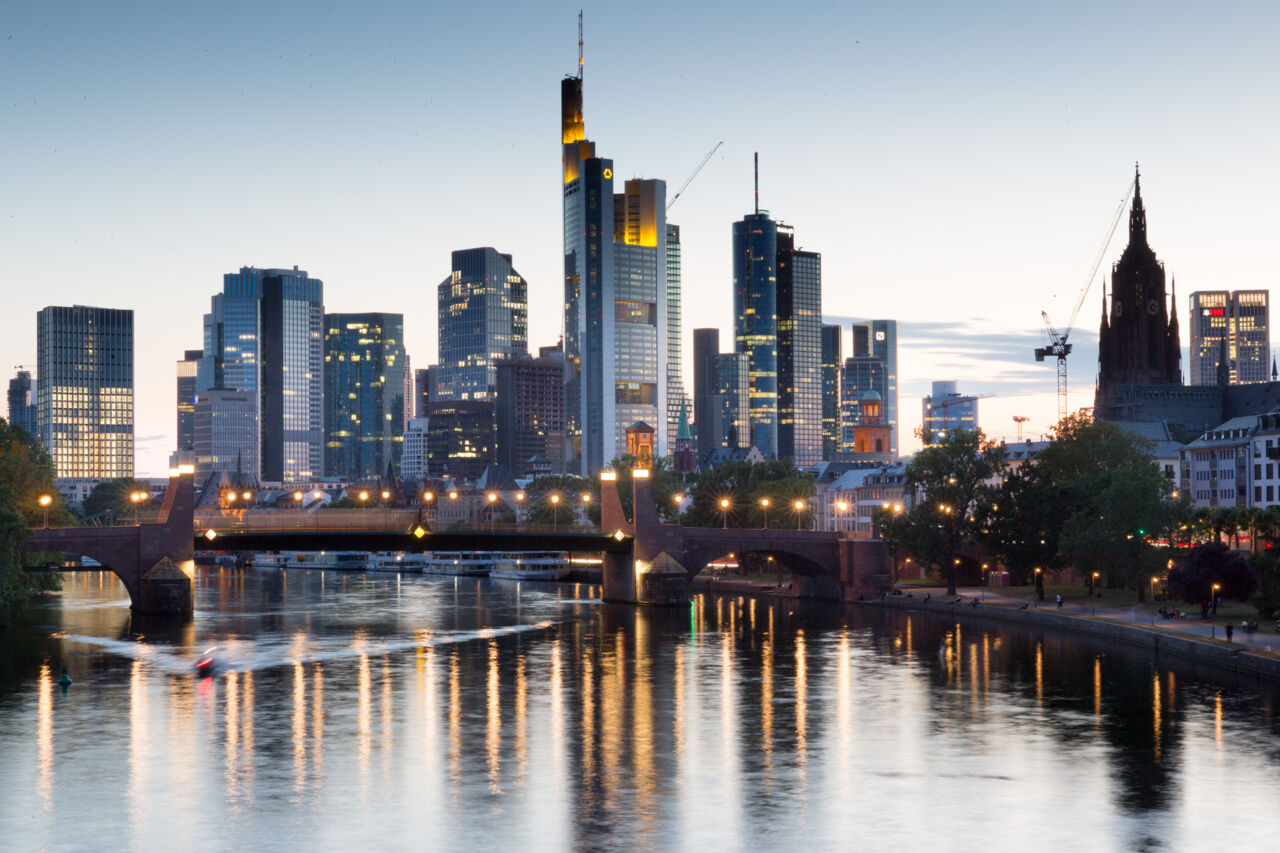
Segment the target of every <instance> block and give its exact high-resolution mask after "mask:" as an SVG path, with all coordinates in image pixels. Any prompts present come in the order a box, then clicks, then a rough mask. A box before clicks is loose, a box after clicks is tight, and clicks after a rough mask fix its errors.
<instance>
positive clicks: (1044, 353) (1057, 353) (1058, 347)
mask: <svg viewBox="0 0 1280 853" xmlns="http://www.w3.org/2000/svg"><path fill="white" fill-rule="evenodd" d="M1137 180H1138V179H1137V178H1136V177H1135V178H1134V179H1133V180H1132V181H1130V182H1129V188H1128V189H1127V190H1125V193H1124V198H1122V199H1120V206H1119V207H1117V208H1116V212H1115V215H1113V216H1112V217H1111V227H1110V228H1108V229H1107V236H1106V237H1105V238H1104V239H1103V241H1102V245H1101V246H1100V247H1099V248H1098V255H1097V257H1096V258H1094V260H1093V268H1092V269H1091V270H1090V271H1089V277H1088V278H1087V279H1085V282H1084V287H1082V288H1081V289H1080V298H1079V299H1077V300H1076V306H1075V308H1074V309H1073V310H1072V312H1071V317H1070V319H1069V320H1068V322H1067V327H1066V329H1064V330H1063V331H1061V332H1059V331H1058V330H1057V329H1056V328H1055V327H1054V325H1053V322H1052V321H1051V320H1050V319H1049V314H1048V312H1047V311H1041V312H1040V317H1041V319H1043V320H1044V326H1045V329H1046V330H1047V331H1048V333H1049V345H1048V346H1043V347H1036V350H1035V354H1036V361H1044V360H1045V358H1047V357H1048V356H1053V357H1054V358H1055V359H1056V360H1057V362H1058V420H1059V421H1061V420H1062V419H1063V418H1065V417H1066V416H1067V356H1068V355H1070V354H1071V344H1069V343H1068V342H1067V338H1068V337H1070V335H1071V330H1072V329H1074V328H1075V325H1076V318H1077V317H1078V316H1080V309H1081V308H1083V307H1084V300H1085V298H1086V297H1088V295H1089V288H1090V286H1092V284H1093V279H1094V277H1095V276H1096V275H1097V274H1098V267H1100V266H1102V259H1103V257H1105V256H1106V253H1107V248H1108V247H1109V246H1110V245H1111V238H1112V237H1114V236H1115V233H1116V226H1117V225H1119V224H1120V217H1121V216H1122V215H1123V214H1124V209H1125V205H1127V204H1128V203H1129V196H1131V195H1133V188H1134V186H1135V185H1136V184H1137ZM1019 428H1021V427H1019Z"/></svg>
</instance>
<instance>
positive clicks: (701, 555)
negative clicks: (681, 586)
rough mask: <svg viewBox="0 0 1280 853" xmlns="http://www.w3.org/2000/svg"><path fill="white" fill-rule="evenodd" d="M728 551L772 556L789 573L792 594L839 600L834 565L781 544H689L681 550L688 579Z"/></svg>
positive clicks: (741, 555) (723, 556) (721, 557)
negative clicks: (826, 563)
mask: <svg viewBox="0 0 1280 853" xmlns="http://www.w3.org/2000/svg"><path fill="white" fill-rule="evenodd" d="M731 554H732V555H734V556H736V557H739V558H741V557H747V556H759V557H772V558H774V560H776V561H778V562H780V563H781V564H782V565H783V567H784V568H786V570H787V572H788V574H790V575H791V579H792V582H793V584H794V585H795V591H796V594H797V595H799V596H800V597H802V598H820V599H831V600H835V601H839V600H840V599H841V598H842V597H843V591H842V589H841V587H840V581H839V579H838V578H837V576H836V574H835V571H834V568H828V567H826V566H824V565H823V564H822V563H820V562H818V561H817V560H816V559H815V557H814V555H812V554H808V553H802V552H800V551H798V550H791V549H788V548H786V547H785V546H778V545H770V546H753V545H743V546H741V547H739V548H738V549H737V550H730V549H729V548H727V547H726V546H725V545H722V544H718V543H716V544H713V543H706V544H702V545H689V546H688V547H687V549H686V550H685V554H684V560H683V565H684V567H685V569H686V570H687V571H688V572H689V579H690V580H692V579H693V578H694V577H696V576H697V575H698V574H699V573H700V572H702V571H703V570H704V569H705V568H706V567H707V566H708V565H710V564H711V563H713V562H716V561H718V560H721V559H724V558H726V557H728V556H730V555H731Z"/></svg>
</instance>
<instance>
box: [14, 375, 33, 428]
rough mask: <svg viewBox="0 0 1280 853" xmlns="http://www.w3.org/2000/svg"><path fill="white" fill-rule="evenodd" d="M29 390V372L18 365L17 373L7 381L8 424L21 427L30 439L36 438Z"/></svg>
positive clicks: (31, 398)
mask: <svg viewBox="0 0 1280 853" xmlns="http://www.w3.org/2000/svg"><path fill="white" fill-rule="evenodd" d="M31 391H32V388H31V371H30V370H23V369H22V365H18V372H17V374H15V375H14V377H13V378H12V379H10V380H9V423H10V424H11V425H12V426H16V427H22V428H23V429H24V430H26V431H27V434H28V435H30V436H31V437H32V438H35V437H36V404H35V402H34V400H33V396H32V393H31Z"/></svg>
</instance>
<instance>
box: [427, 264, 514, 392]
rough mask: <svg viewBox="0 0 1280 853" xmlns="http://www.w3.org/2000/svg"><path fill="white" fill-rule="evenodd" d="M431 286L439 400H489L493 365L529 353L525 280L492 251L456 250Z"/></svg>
mask: <svg viewBox="0 0 1280 853" xmlns="http://www.w3.org/2000/svg"><path fill="white" fill-rule="evenodd" d="M452 260H453V268H452V269H453V271H452V272H451V273H450V274H449V277H448V278H446V279H445V280H444V281H442V282H440V285H439V287H438V288H437V294H438V302H437V307H438V309H439V312H440V327H439V329H440V335H439V356H440V358H439V362H438V364H437V365H436V368H437V369H438V371H439V372H438V374H437V375H436V376H435V382H436V396H437V399H439V400H442V401H443V400H490V399H493V393H494V385H495V383H496V382H497V364H498V362H499V361H502V360H503V359H507V358H516V357H518V356H522V355H528V353H529V332H528V328H529V295H528V284H527V283H526V282H525V280H524V277H523V276H521V275H520V273H518V272H517V271H516V269H515V267H513V266H512V264H511V255H504V254H502V253H500V252H498V251H497V250H496V249H492V248H489V247H487V246H486V247H483V248H479V249H462V250H459V251H455V252H454V253H453V255H452Z"/></svg>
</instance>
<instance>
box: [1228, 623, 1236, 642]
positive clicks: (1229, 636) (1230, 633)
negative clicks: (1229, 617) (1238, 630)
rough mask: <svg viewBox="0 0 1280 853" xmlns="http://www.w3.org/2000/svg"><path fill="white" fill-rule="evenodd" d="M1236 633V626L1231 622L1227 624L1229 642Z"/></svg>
mask: <svg viewBox="0 0 1280 853" xmlns="http://www.w3.org/2000/svg"><path fill="white" fill-rule="evenodd" d="M1233 633H1235V626H1234V625H1232V624H1231V623H1230V622H1228V623H1227V642H1228V643H1229V642H1231V635H1232V634H1233Z"/></svg>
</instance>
